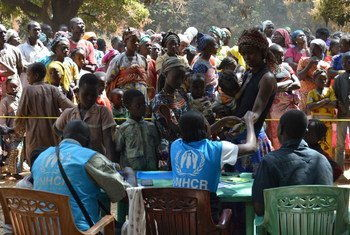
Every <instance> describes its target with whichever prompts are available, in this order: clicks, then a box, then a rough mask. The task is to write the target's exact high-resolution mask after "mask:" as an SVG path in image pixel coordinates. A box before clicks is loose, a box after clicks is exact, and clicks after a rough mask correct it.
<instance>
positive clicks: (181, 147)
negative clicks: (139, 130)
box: [170, 139, 222, 193]
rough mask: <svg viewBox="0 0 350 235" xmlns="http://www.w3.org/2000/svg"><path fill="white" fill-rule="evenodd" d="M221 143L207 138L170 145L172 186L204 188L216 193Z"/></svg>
mask: <svg viewBox="0 0 350 235" xmlns="http://www.w3.org/2000/svg"><path fill="white" fill-rule="evenodd" d="M221 152H222V143H221V142H218V141H211V140H208V139H205V140H201V141H197V142H191V143H185V142H184V141H183V140H182V139H178V140H176V141H174V142H173V143H172V145H171V152H170V156H171V165H172V168H173V186H174V187H180V188H194V189H205V190H209V191H210V192H213V193H216V190H217V188H218V184H219V180H220V174H221Z"/></svg>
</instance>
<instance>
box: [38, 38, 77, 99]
mask: <svg viewBox="0 0 350 235" xmlns="http://www.w3.org/2000/svg"><path fill="white" fill-rule="evenodd" d="M65 35H66V34H65V33H64V32H58V33H56V35H55V37H54V39H53V40H52V43H51V51H52V52H53V54H52V55H50V56H46V57H44V58H42V59H40V60H39V61H38V62H40V63H43V64H44V65H45V66H46V68H47V67H48V66H49V64H50V63H51V62H53V61H58V62H61V63H62V64H63V66H64V67H65V68H66V70H67V79H68V80H69V84H70V85H72V86H75V85H78V80H79V68H78V66H77V64H76V63H74V61H73V60H72V59H71V58H69V57H68V55H69V39H68V38H67V37H65ZM47 73H48V72H47ZM66 91H67V92H68V90H66Z"/></svg>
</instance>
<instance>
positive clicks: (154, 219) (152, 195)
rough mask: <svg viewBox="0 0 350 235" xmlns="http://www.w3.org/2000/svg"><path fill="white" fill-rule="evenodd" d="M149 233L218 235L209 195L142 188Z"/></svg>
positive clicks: (201, 191)
mask: <svg viewBox="0 0 350 235" xmlns="http://www.w3.org/2000/svg"><path fill="white" fill-rule="evenodd" d="M142 197H143V200H144V203H145V211H146V224H147V225H146V226H147V229H146V231H147V234H167V235H171V234H183V235H186V234H191V235H192V234H215V232H216V231H215V225H214V223H213V221H212V218H211V209H210V193H209V191H206V190H196V189H185V188H145V189H142Z"/></svg>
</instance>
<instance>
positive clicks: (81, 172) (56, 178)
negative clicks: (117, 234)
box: [32, 139, 100, 231]
mask: <svg viewBox="0 0 350 235" xmlns="http://www.w3.org/2000/svg"><path fill="white" fill-rule="evenodd" d="M95 154H96V152H95V151H92V150H90V149H87V148H83V147H81V146H80V145H79V143H78V142H76V141H74V140H67V139H66V140H64V141H62V142H61V144H60V158H61V162H62V166H63V168H64V170H65V172H66V174H67V176H68V179H69V180H70V181H71V183H72V185H73V187H74V189H75V191H76V192H77V194H78V196H79V198H80V200H81V201H82V203H83V204H84V206H85V208H86V210H87V211H88V213H89V215H90V217H91V219H92V221H93V222H94V223H96V222H98V221H99V219H100V215H99V207H98V202H97V197H98V195H99V193H100V188H99V187H98V186H97V185H96V184H95V183H94V182H93V181H92V179H91V178H90V177H89V176H88V175H87V173H86V170H85V164H86V163H87V161H88V160H89V159H90V158H91V157H92V156H94V155H95ZM32 175H33V179H34V189H35V190H41V191H47V192H51V193H58V194H63V195H67V196H69V198H70V206H71V209H72V214H73V217H74V222H75V225H76V226H77V228H78V229H80V230H82V231H85V230H88V229H89V228H90V226H89V224H88V222H87V221H86V219H85V217H84V215H83V213H82V212H81V210H80V208H79V206H78V204H77V203H76V201H75V199H74V198H73V196H72V195H71V193H70V191H69V189H68V187H67V186H66V184H65V182H64V180H63V178H62V175H61V172H60V170H59V168H58V164H57V156H56V152H55V147H50V148H48V149H47V150H45V151H44V152H43V153H41V154H40V155H39V157H38V158H37V159H36V160H35V162H34V165H33V166H32Z"/></svg>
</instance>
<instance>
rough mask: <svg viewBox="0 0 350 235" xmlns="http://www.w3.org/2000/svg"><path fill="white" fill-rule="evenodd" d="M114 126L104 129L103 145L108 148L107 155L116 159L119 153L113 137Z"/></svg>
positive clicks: (110, 158)
mask: <svg viewBox="0 0 350 235" xmlns="http://www.w3.org/2000/svg"><path fill="white" fill-rule="evenodd" d="M112 129H113V127H110V128H107V129H106V130H103V131H102V134H103V145H104V147H105V149H106V156H107V158H108V159H109V160H113V159H115V157H116V155H117V153H116V150H115V148H114V143H113V138H112Z"/></svg>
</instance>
